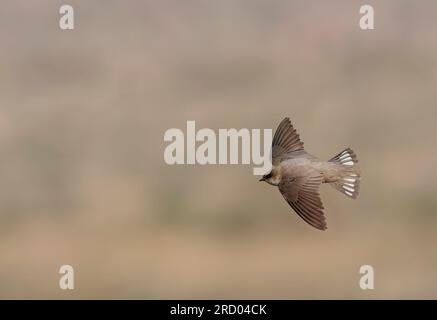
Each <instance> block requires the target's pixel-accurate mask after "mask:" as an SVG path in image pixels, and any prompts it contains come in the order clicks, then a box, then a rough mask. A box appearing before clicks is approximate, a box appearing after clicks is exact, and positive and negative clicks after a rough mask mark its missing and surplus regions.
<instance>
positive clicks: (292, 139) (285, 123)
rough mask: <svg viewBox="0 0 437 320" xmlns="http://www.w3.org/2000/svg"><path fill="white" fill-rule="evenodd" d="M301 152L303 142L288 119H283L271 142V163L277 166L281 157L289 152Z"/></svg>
mask: <svg viewBox="0 0 437 320" xmlns="http://www.w3.org/2000/svg"><path fill="white" fill-rule="evenodd" d="M299 150H303V142H302V141H300V138H299V134H298V133H297V132H296V129H294V128H293V126H292V125H291V122H290V119H289V118H285V119H284V120H282V121H281V123H280V124H279V126H278V128H277V129H276V132H275V136H274V137H273V142H272V161H273V164H274V165H277V164H278V163H279V162H280V161H281V155H284V154H286V153H289V152H293V151H299Z"/></svg>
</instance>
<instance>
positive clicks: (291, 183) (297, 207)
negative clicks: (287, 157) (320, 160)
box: [279, 175, 326, 230]
mask: <svg viewBox="0 0 437 320" xmlns="http://www.w3.org/2000/svg"><path fill="white" fill-rule="evenodd" d="M321 183H322V176H321V175H314V176H304V177H291V176H283V177H282V181H281V183H280V184H279V191H280V192H281V193H282V195H283V196H284V198H285V200H287V202H288V204H289V205H290V206H291V207H292V208H293V209H294V211H296V213H297V214H298V215H299V216H300V217H301V218H302V219H303V220H305V221H306V222H307V223H309V224H310V225H312V226H313V227H314V228H317V229H320V230H325V229H326V219H325V216H324V214H323V204H322V201H321V200H320V195H319V186H320V184H321Z"/></svg>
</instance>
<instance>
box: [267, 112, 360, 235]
mask: <svg viewBox="0 0 437 320" xmlns="http://www.w3.org/2000/svg"><path fill="white" fill-rule="evenodd" d="M357 163H358V160H357V158H356V156H355V153H354V152H353V151H352V150H351V149H349V148H348V149H345V150H343V151H342V152H340V153H339V154H338V155H336V156H335V157H333V158H332V159H331V160H329V161H322V160H319V159H318V158H317V157H315V156H313V155H311V154H309V153H307V152H306V151H305V150H304V148H303V142H301V141H300V138H299V135H298V134H297V132H296V130H295V129H294V128H293V126H292V125H291V123H290V120H289V119H288V118H286V119H284V120H283V121H282V122H281V124H280V125H279V127H278V129H277V130H276V133H275V136H274V138H273V143H272V164H273V166H272V170H271V172H270V173H269V174H266V175H265V176H263V178H262V179H261V181H265V182H267V183H269V184H271V185H273V186H278V188H279V191H280V192H281V193H282V195H283V196H284V198H285V200H286V201H287V202H288V203H289V204H290V206H291V207H292V208H293V209H294V210H295V211H296V213H297V214H298V215H299V216H300V217H302V218H303V219H304V220H305V221H306V222H308V223H309V224H310V225H312V226H313V227H315V228H317V229H320V230H325V229H326V219H325V216H324V214H323V204H322V202H321V200H320V196H319V192H318V189H319V185H320V184H322V183H329V184H331V185H332V186H333V187H334V188H336V189H337V190H339V191H340V192H342V193H343V194H345V195H347V196H349V197H351V198H354V199H355V198H356V197H357V196H358V189H359V180H360V173H359V169H358V166H357Z"/></svg>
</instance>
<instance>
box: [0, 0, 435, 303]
mask: <svg viewBox="0 0 437 320" xmlns="http://www.w3.org/2000/svg"><path fill="white" fill-rule="evenodd" d="M62 4H64V2H61V1H48V0H45V1H38V2H36V1H35V2H29V1H24V0H19V1H2V3H1V4H0V41H1V42H0V43H1V50H0V146H1V147H0V150H1V151H0V154H1V158H0V164H1V165H0V298H12V299H15V298H29V299H34V298H59V299H77V298H111V299H112V298H121V299H128V298H133V299H191V298H218V299H220V298H229V299H233V298H247V299H249V298H261V299H263V298H265V299H270V298H275V299H304V298H315V299H322V298H332V299H340V298H349V299H382V298H401V299H403V298H425V299H429V298H437V250H436V245H437V217H436V208H437V198H436V187H435V181H436V178H437V172H436V170H435V158H436V155H437V151H436V147H435V141H436V139H437V134H436V131H435V121H436V117H437V111H436V110H437V109H436V98H437V90H436V88H437V41H436V37H437V20H436V19H435V17H436V14H437V3H435V1H420V2H413V1H398V0H387V1H383V2H381V1H366V2H365V3H364V2H362V1H329V2H328V1H322V0H317V1H315V0H313V1H304V0H301V1H281V0H274V1H272V0H269V1H266V0H264V1H261V0H250V1H249V0H244V1H243V0H237V1H235V0H225V1H200V0H188V1H159V2H158V1H114V0H106V1H86V2H85V1H78V0H70V1H69V2H68V4H70V5H72V6H73V7H74V9H75V30H73V31H61V30H60V29H59V27H58V23H59V18H60V15H59V8H60V6H61V5H62ZM363 4H371V5H373V6H374V9H375V30H373V31H362V30H361V29H360V28H359V25H358V23H359V19H360V17H361V15H360V13H359V8H360V6H361V5H363ZM286 116H289V117H290V118H291V120H292V123H293V124H294V126H295V127H296V128H297V130H298V132H299V133H300V135H301V137H302V139H303V141H304V143H305V146H306V149H307V151H309V152H310V153H313V154H315V155H317V156H319V157H320V158H322V159H329V158H331V157H332V156H334V155H335V154H337V153H338V152H339V151H341V150H342V149H343V148H345V147H351V148H352V149H353V150H354V151H355V152H356V153H357V155H358V159H359V160H360V164H361V168H362V173H363V179H362V183H361V189H360V197H359V198H358V200H356V201H353V200H350V199H348V198H347V197H345V196H344V195H341V194H340V193H339V192H338V191H336V190H334V189H333V188H330V187H329V186H323V187H322V188H321V194H322V199H323V201H324V205H325V208H326V210H325V213H326V216H327V221H328V230H327V231H326V232H320V231H317V230H315V229H312V228H311V227H310V226H308V225H306V224H305V223H304V222H303V220H301V219H300V218H299V217H298V216H297V215H296V214H295V213H294V212H293V211H292V209H291V208H289V207H288V205H287V204H286V202H285V201H284V200H283V199H282V196H281V195H280V193H279V192H278V190H277V189H276V188H274V187H271V186H269V185H267V184H265V183H259V182H258V177H256V176H253V175H252V167H251V166H247V165H246V166H244V165H228V166H212V165H209V166H200V165H196V166H189V165H181V166H169V165H166V164H165V162H164V159H163V154H164V149H165V147H166V145H167V143H165V142H164V140H163V137H164V132H165V131H166V130H167V129H169V128H181V129H182V130H184V131H185V126H186V121H187V120H195V121H196V127H197V128H198V129H199V128H202V127H207V128H212V129H214V130H217V129H219V128H271V129H275V128H276V126H277V125H278V123H279V122H280V121H281V120H282V119H283V118H284V117H286ZM64 264H70V265H72V266H73V267H74V270H75V289H74V290H72V291H69V290H66V291H63V290H60V289H59V285H58V282H59V278H60V275H59V274H58V271H59V268H60V266H61V265H64ZM365 264H370V265H372V266H373V267H374V269H375V290H367V291H363V290H361V289H360V287H359V279H360V274H359V268H360V266H361V265H365Z"/></svg>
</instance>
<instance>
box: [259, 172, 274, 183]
mask: <svg viewBox="0 0 437 320" xmlns="http://www.w3.org/2000/svg"><path fill="white" fill-rule="evenodd" d="M271 177H272V172H269V173H267V174H265V175H263V177H262V178H261V179H259V181H266V182H267V181H269V180H270V178H271Z"/></svg>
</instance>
